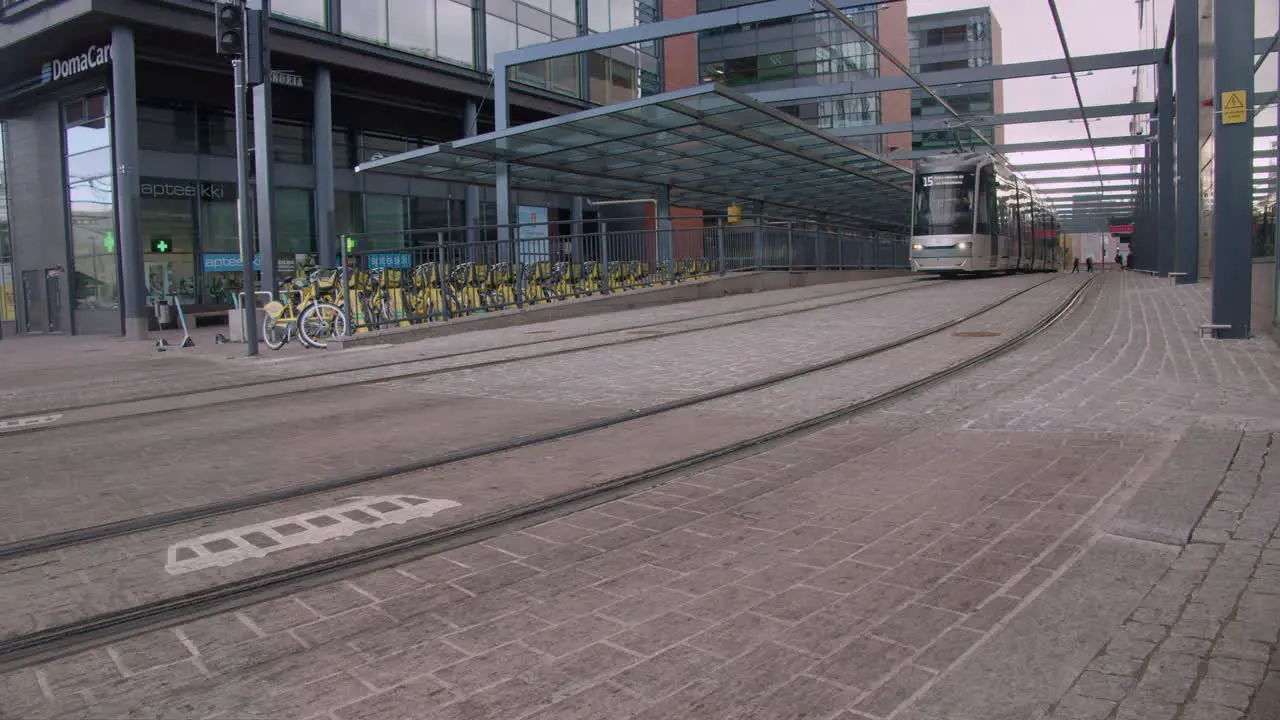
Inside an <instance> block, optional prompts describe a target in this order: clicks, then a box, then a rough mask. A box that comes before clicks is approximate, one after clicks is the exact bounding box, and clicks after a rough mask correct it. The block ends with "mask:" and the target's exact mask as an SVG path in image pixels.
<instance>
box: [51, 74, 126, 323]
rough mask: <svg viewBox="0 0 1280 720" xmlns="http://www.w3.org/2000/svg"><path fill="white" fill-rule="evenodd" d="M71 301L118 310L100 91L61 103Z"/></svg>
mask: <svg viewBox="0 0 1280 720" xmlns="http://www.w3.org/2000/svg"><path fill="white" fill-rule="evenodd" d="M62 117H63V128H64V143H65V150H66V165H65V168H66V181H67V182H66V188H67V201H68V208H67V216H68V220H69V222H70V225H71V256H72V265H73V269H72V273H71V280H70V282H71V285H72V299H73V302H74V303H75V309H76V310H77V311H93V310H109V311H112V312H117V313H118V312H119V309H120V270H119V264H118V262H117V248H116V233H115V173H113V172H112V169H113V167H114V163H113V162H112V156H111V151H112V145H111V119H110V103H109V101H108V99H107V94H106V93H105V92H99V93H94V94H93V95H88V96H85V97H81V98H76V99H75V100H70V101H68V102H66V103H64V104H63V107H62Z"/></svg>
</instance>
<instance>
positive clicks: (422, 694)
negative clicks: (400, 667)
mask: <svg viewBox="0 0 1280 720" xmlns="http://www.w3.org/2000/svg"><path fill="white" fill-rule="evenodd" d="M453 699H454V696H453V693H452V692H450V691H449V690H448V689H447V688H445V687H444V686H443V685H441V684H440V683H439V682H437V681H436V680H434V679H432V678H429V677H422V678H417V679H415V680H412V681H410V682H408V683H405V684H403V685H398V686H396V687H394V688H392V689H390V690H387V691H385V692H381V693H377V694H375V695H371V696H369V697H367V698H364V699H363V700H359V701H357V702H354V703H351V704H349V705H346V706H344V707H341V708H339V709H338V710H336V711H334V715H335V716H336V717H337V718H339V720H388V718H413V717H422V715H423V713H425V712H431V711H432V710H434V709H437V708H439V707H441V706H443V705H445V704H447V703H449V702H450V701H452V700H453Z"/></svg>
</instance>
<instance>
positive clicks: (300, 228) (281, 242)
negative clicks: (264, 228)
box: [275, 188, 316, 260]
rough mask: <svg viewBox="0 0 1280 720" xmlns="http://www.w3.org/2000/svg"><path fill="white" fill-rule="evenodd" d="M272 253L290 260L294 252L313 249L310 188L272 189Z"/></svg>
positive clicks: (282, 258) (314, 246) (313, 223)
mask: <svg viewBox="0 0 1280 720" xmlns="http://www.w3.org/2000/svg"><path fill="white" fill-rule="evenodd" d="M275 200H276V255H277V256H278V257H279V258H280V259H281V260H292V259H293V257H292V256H293V255H296V254H310V253H314V252H315V251H316V241H315V235H316V231H315V214H314V213H313V212H312V207H311V191H310V190H302V189H298V188H276V197H275Z"/></svg>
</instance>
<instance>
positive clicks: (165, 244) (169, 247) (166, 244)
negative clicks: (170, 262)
mask: <svg viewBox="0 0 1280 720" xmlns="http://www.w3.org/2000/svg"><path fill="white" fill-rule="evenodd" d="M151 252H153V253H171V252H173V241H171V240H170V239H169V238H152V239H151Z"/></svg>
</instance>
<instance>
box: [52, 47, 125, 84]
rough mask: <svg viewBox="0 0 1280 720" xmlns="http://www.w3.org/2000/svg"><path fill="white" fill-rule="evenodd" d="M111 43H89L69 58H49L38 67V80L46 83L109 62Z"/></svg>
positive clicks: (72, 75)
mask: <svg viewBox="0 0 1280 720" xmlns="http://www.w3.org/2000/svg"><path fill="white" fill-rule="evenodd" d="M110 62H111V44H110V43H108V44H106V45H90V46H89V48H88V49H87V50H85V51H84V52H82V53H80V54H79V55H75V56H72V57H69V58H64V59H61V60H50V61H48V62H46V63H45V64H44V65H43V66H41V68H40V82H41V84H47V83H51V82H57V81H59V80H62V79H64V78H69V77H74V76H76V75H79V74H80V73H83V72H87V71H89V70H92V69H94V68H96V67H101V66H103V65H107V64H110Z"/></svg>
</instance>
